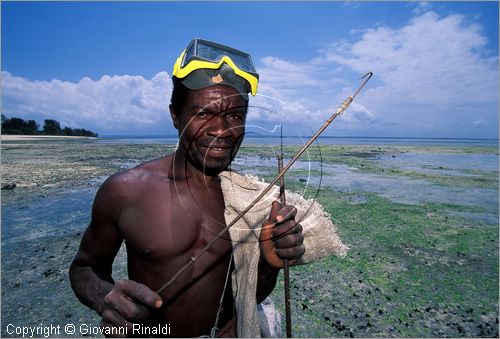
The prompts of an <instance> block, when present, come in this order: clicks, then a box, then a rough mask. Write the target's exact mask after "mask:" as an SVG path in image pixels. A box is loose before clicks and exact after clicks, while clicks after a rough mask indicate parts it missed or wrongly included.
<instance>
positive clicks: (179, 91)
mask: <svg viewBox="0 0 500 339" xmlns="http://www.w3.org/2000/svg"><path fill="white" fill-rule="evenodd" d="M172 85H173V87H172V96H171V98H170V105H171V106H172V108H173V109H174V111H175V112H176V113H177V114H181V112H182V105H184V103H185V102H186V99H187V95H188V92H189V89H188V88H187V87H186V86H184V85H183V84H182V82H181V80H180V79H179V78H177V77H172Z"/></svg>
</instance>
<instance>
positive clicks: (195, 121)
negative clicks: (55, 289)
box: [70, 40, 304, 337]
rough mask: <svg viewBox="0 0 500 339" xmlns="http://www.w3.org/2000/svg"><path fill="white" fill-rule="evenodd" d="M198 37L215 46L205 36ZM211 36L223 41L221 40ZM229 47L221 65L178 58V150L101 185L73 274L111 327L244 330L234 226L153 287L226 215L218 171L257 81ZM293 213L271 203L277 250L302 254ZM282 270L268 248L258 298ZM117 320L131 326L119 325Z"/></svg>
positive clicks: (237, 137) (232, 147) (235, 145)
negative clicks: (117, 272) (117, 265)
mask: <svg viewBox="0 0 500 339" xmlns="http://www.w3.org/2000/svg"><path fill="white" fill-rule="evenodd" d="M196 43H199V44H203V43H205V44H208V47H210V46H211V45H210V43H209V42H204V41H202V40H200V41H195V44H196ZM192 45H193V42H192V43H191V44H190V46H188V48H187V51H189V49H190V48H194V47H193V46H192ZM213 46H215V48H218V49H222V50H223V51H224V46H220V45H217V44H214V45H213ZM185 52H186V51H185ZM185 52H184V53H183V55H184V54H185ZM226 52H227V53H228V54H227V55H229V56H231V57H232V58H231V59H229V61H228V60H227V59H224V57H223V58H222V59H221V57H220V56H219V59H218V60H219V61H224V62H223V63H221V64H220V65H218V66H219V67H218V68H214V67H213V66H211V65H210V63H209V61H210V60H208V61H205V62H206V63H207V64H206V66H207V68H203V67H201V68H199V69H195V70H194V71H191V73H189V74H188V75H187V76H184V77H183V76H182V75H183V74H182V72H180V71H179V69H180V70H185V69H186V68H187V66H189V64H188V63H189V60H182V57H183V55H181V57H180V58H179V60H178V61H177V64H176V66H175V67H177V71H176V68H175V67H174V73H173V75H174V77H173V82H174V90H173V93H172V104H171V105H170V113H171V117H172V121H173V124H174V126H175V128H176V129H177V130H178V132H179V147H178V149H177V151H176V152H175V153H173V154H170V155H167V156H165V157H162V158H160V159H156V160H152V161H149V162H146V163H144V164H142V165H139V166H137V167H135V168H132V169H130V170H126V171H124V172H120V173H117V174H114V175H113V176H111V177H110V178H108V179H107V180H106V181H105V182H104V183H103V185H102V187H101V188H100V189H99V191H98V192H97V194H96V197H95V201H94V205H93V208H92V217H91V222H90V225H89V226H88V228H87V230H86V231H85V233H84V235H83V238H82V241H81V245H80V248H79V250H78V253H77V254H76V257H75V259H74V261H73V263H72V265H71V268H70V279H71V285H72V288H73V290H74V291H75V294H76V295H77V297H78V298H79V300H80V301H81V302H82V303H84V304H85V305H87V306H89V307H90V308H92V309H94V310H95V311H97V313H98V314H100V315H101V316H102V322H101V327H102V328H103V329H107V330H108V332H104V333H105V334H108V335H110V334H114V335H117V334H118V335H120V336H134V335H136V336H144V333H139V332H137V331H134V329H137V328H138V327H134V324H143V325H144V326H151V327H152V326H157V325H158V324H168V325H169V333H168V334H169V335H171V336H174V337H196V336H202V335H209V334H210V333H211V329H212V328H213V327H214V325H215V327H217V329H218V331H217V332H216V335H217V336H230V337H236V336H237V332H236V328H237V326H238V324H237V323H236V320H235V319H236V318H235V310H234V296H233V293H232V289H231V278H230V277H231V275H230V274H228V273H229V272H231V271H232V270H233V269H234V267H233V265H231V249H232V245H231V241H230V236H229V234H226V235H225V236H222V237H220V238H219V239H218V240H217V241H216V242H215V243H214V245H213V246H212V247H211V248H210V250H209V251H208V252H206V253H205V254H204V255H202V256H201V257H200V259H199V260H197V261H196V262H195V263H194V264H193V265H192V266H191V267H190V268H189V269H188V270H187V271H186V272H184V273H183V274H182V275H181V276H180V277H179V279H177V280H176V281H175V283H174V284H173V285H172V286H170V287H169V288H168V289H166V290H165V291H164V292H163V293H162V294H161V295H158V294H157V293H156V292H155V291H156V290H158V289H159V288H160V287H161V286H162V285H163V284H164V283H165V282H166V281H168V280H169V279H170V278H171V277H172V276H173V275H174V274H175V273H176V272H177V271H178V270H179V268H180V267H182V266H183V265H184V264H186V262H188V261H189V260H190V258H191V257H193V256H194V255H196V254H197V253H198V252H199V251H200V249H201V248H203V247H204V246H205V245H206V244H207V243H208V242H210V241H211V240H212V239H213V237H214V236H215V235H216V234H217V233H219V232H220V231H221V230H222V229H223V228H224V226H225V225H226V221H225V219H224V208H225V205H224V199H223V195H222V191H221V184H220V179H219V177H218V175H219V174H220V173H221V172H222V171H224V170H226V169H227V168H228V166H229V165H230V163H231V161H232V160H233V158H234V157H235V155H236V153H237V151H238V149H239V147H240V145H241V142H242V141H243V137H244V133H245V119H246V115H247V109H248V97H247V94H248V92H252V94H254V95H255V90H256V83H253V79H252V78H243V77H241V76H240V75H237V74H236V73H235V69H236V68H238V70H239V73H241V69H242V68H244V67H246V66H245V65H244V64H243V65H238V64H236V65H235V64H234V63H232V61H233V60H232V59H236V58H235V57H234V53H236V52H235V51H234V50H231V49H228V50H226ZM231 53H233V54H231ZM240 53H241V52H240ZM244 55H245V54H244ZM184 59H185V58H184ZM216 61H217V60H211V61H210V62H211V63H212V64H214V63H215V62H216ZM230 61H231V62H230ZM250 62H251V59H250ZM179 63H180V65H179ZM182 63H184V64H182ZM198 66H199V65H198ZM202 66H203V64H202ZM208 67H212V68H211V69H210V68H208ZM252 67H253V65H252ZM245 71H248V70H245ZM213 72H215V73H213ZM218 72H220V73H218ZM249 73H250V75H251V76H256V74H254V73H251V72H249ZM246 75H247V74H245V76H246ZM257 77H258V76H257ZM207 79H208V80H207ZM207 81H209V83H207ZM210 81H211V82H210ZM254 85H255V86H254ZM295 213H296V210H295V208H294V207H293V206H289V205H288V206H285V207H282V206H281V205H280V203H279V202H274V203H273V204H272V206H270V214H269V219H268V221H267V222H268V223H273V224H276V226H274V229H273V236H274V237H275V238H273V239H272V245H273V246H272V247H273V248H272V251H273V252H275V254H276V255H277V256H278V257H279V258H280V260H281V259H288V260H298V259H300V257H301V256H302V255H303V254H304V246H303V244H302V242H303V236H302V227H301V225H300V224H298V223H297V222H296V221H295V220H294V216H295ZM278 220H279V221H278ZM123 241H125V244H126V247H127V261H128V275H129V280H120V281H116V282H115V281H114V280H113V278H112V263H113V261H114V258H115V256H116V254H117V252H118V250H119V248H120V246H121V244H122V242H123ZM228 271H229V272H228ZM278 272H279V268H275V267H272V266H271V265H270V264H269V263H268V262H267V261H266V259H264V256H261V259H260V262H259V266H258V282H257V293H256V296H255V298H256V301H257V303H260V302H261V301H262V300H264V299H265V298H266V297H267V296H268V295H269V294H270V293H271V292H272V290H273V289H274V287H275V284H276V278H277V274H278ZM226 277H229V278H228V279H229V281H226ZM221 296H223V298H222V300H223V301H222V305H220V299H221ZM220 306H222V311H221V312H220V314H219V317H218V323H217V324H215V322H216V318H217V314H218V312H219V309H220ZM112 328H125V329H126V332H125V333H123V332H122V333H112V331H111V329H112ZM164 334H165V333H163V334H160V335H164Z"/></svg>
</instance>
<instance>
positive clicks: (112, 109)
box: [2, 71, 171, 133]
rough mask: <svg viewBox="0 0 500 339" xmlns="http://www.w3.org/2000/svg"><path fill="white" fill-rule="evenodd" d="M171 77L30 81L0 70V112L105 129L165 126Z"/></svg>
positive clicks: (88, 127)
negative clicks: (0, 105)
mask: <svg viewBox="0 0 500 339" xmlns="http://www.w3.org/2000/svg"><path fill="white" fill-rule="evenodd" d="M170 94H171V81H170V78H169V76H168V74H167V73H166V72H160V73H158V74H156V75H155V76H154V77H153V78H152V79H144V78H143V77H142V76H129V75H115V76H108V75H104V76H102V77H101V78H100V79H98V80H92V79H90V78H87V77H85V78H83V79H81V80H80V81H79V82H77V83H72V82H68V81H60V80H56V79H55V80H51V81H31V80H28V79H25V78H22V77H18V76H15V75H12V74H10V73H9V72H6V71H3V72H2V99H3V100H2V113H3V114H5V115H7V116H18V117H32V116H37V117H39V118H41V119H56V120H58V121H60V122H61V123H62V124H63V125H66V126H70V127H83V128H87V129H90V128H94V129H96V130H99V131H106V132H107V133H120V132H125V133H129V132H134V130H135V129H143V128H151V127H157V126H158V124H165V125H166V124H167V123H168V120H169V117H168V104H169V100H170Z"/></svg>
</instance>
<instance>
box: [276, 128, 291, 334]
mask: <svg viewBox="0 0 500 339" xmlns="http://www.w3.org/2000/svg"><path fill="white" fill-rule="evenodd" d="M280 132H281V150H280V155H279V156H278V173H279V172H281V169H282V168H283V127H282V126H281V129H280ZM280 202H281V207H282V208H283V207H285V206H286V196H285V176H282V177H281V179H280ZM283 285H284V287H285V319H286V322H285V324H286V337H287V338H291V337H292V308H291V305H290V299H291V297H290V263H289V262H288V260H287V259H284V260H283Z"/></svg>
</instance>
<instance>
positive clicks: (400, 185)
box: [310, 171, 498, 211]
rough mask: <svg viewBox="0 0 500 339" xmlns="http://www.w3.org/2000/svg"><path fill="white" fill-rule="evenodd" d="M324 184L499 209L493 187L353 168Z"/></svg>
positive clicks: (399, 199) (405, 199)
mask: <svg viewBox="0 0 500 339" xmlns="http://www.w3.org/2000/svg"><path fill="white" fill-rule="evenodd" d="M318 181H319V180H318V178H317V177H311V179H310V182H311V185H312V186H314V185H317V184H318ZM322 185H323V186H326V187H331V188H333V189H335V190H338V191H341V192H351V191H364V192H371V193H375V194H378V195H379V196H381V197H384V198H387V199H389V200H391V201H393V202H396V203H403V204H410V205H413V204H418V203H421V202H436V203H448V204H453V205H465V206H478V207H485V208H488V209H490V210H493V211H498V191H497V190H492V189H480V188H462V187H446V186H439V185H436V184H432V183H430V182H428V181H426V180H420V179H410V178H405V177H388V176H382V175H376V174H369V173H357V172H352V171H344V172H342V171H337V172H335V174H334V175H325V176H323V180H322Z"/></svg>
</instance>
